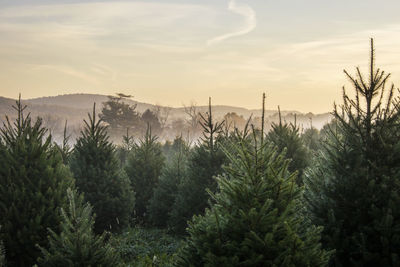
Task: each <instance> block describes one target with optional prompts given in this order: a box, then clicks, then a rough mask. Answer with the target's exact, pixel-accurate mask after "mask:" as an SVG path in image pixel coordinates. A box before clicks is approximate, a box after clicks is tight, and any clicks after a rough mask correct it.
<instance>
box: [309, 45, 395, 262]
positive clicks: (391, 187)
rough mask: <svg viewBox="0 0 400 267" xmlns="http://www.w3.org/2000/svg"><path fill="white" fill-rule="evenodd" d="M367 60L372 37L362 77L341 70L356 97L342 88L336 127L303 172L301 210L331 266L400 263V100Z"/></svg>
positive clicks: (335, 112)
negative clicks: (319, 229) (318, 233)
mask: <svg viewBox="0 0 400 267" xmlns="http://www.w3.org/2000/svg"><path fill="white" fill-rule="evenodd" d="M374 60H375V54H374V47H373V40H372V39H371V62H370V71H369V77H368V78H364V77H363V75H362V74H361V71H360V70H359V68H357V77H353V76H351V75H350V74H348V72H347V71H345V74H346V76H347V77H348V78H349V79H350V81H351V83H352V85H353V87H354V90H355V98H354V99H351V98H350V97H349V96H348V95H347V93H346V91H345V90H344V88H343V101H344V104H343V105H342V106H341V108H340V109H339V108H337V107H336V106H335V109H334V111H333V116H334V119H335V120H334V121H335V123H334V126H335V127H333V128H332V129H331V130H330V131H328V140H327V143H326V144H325V145H324V150H323V152H321V154H320V155H319V157H318V161H317V163H316V164H315V166H314V168H312V169H311V170H310V171H309V172H308V173H307V175H306V177H307V179H306V186H307V194H306V197H307V200H308V208H309V210H310V213H311V215H312V219H313V222H314V223H316V224H318V225H321V226H323V227H324V231H323V235H322V237H323V241H324V244H325V245H326V247H327V248H330V249H335V250H336V254H335V257H334V258H333V260H332V265H333V266H399V265H400V253H399V252H400V209H399V207H400V193H399V192H400V165H399V162H400V153H399V152H400V126H399V122H400V113H399V111H400V105H399V102H398V98H397V99H396V98H395V97H394V94H395V90H394V86H393V85H392V86H391V87H389V89H387V88H386V83H387V81H388V79H389V77H390V75H389V74H385V73H384V72H383V71H381V70H380V69H376V68H375V64H374Z"/></svg>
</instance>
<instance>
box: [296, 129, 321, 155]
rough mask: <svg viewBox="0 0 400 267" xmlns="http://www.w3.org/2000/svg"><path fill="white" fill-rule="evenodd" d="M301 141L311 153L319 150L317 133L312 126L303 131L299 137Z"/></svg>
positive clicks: (319, 143)
mask: <svg viewBox="0 0 400 267" xmlns="http://www.w3.org/2000/svg"><path fill="white" fill-rule="evenodd" d="M301 139H302V140H303V143H304V145H305V146H306V147H307V148H308V149H309V150H310V151H311V152H313V153H315V152H316V151H318V150H319V149H320V148H321V140H320V135H319V131H318V129H316V128H314V127H313V126H312V125H311V127H310V128H308V129H306V130H305V131H304V133H303V134H302V135H301Z"/></svg>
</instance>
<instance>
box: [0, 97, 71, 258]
mask: <svg viewBox="0 0 400 267" xmlns="http://www.w3.org/2000/svg"><path fill="white" fill-rule="evenodd" d="M13 108H14V109H15V110H16V111H17V118H16V120H15V121H14V122H13V123H12V122H11V121H10V120H9V118H8V117H6V122H5V123H4V125H3V127H2V128H1V130H0V131H1V132H0V135H1V140H2V142H1V143H2V144H0V151H1V153H0V214H1V215H0V225H2V229H1V233H0V239H1V240H3V242H4V246H5V251H6V257H7V263H8V265H9V266H32V264H33V263H34V262H35V260H36V258H37V257H38V255H39V252H40V251H39V250H38V249H37V247H36V244H39V245H41V246H46V245H47V239H46V232H47V227H51V228H53V229H55V230H57V229H58V228H57V227H58V225H59V221H60V216H59V214H58V213H57V212H54V210H56V209H57V207H62V206H63V205H64V204H65V203H66V190H67V188H68V187H70V186H73V179H72V175H71V173H70V172H69V171H68V169H67V168H66V167H65V165H64V164H63V161H62V157H61V155H60V153H59V152H58V150H57V149H56V148H55V147H54V145H53V141H52V138H51V136H50V135H49V134H48V133H47V130H46V129H45V128H43V126H42V120H41V119H37V120H36V121H35V122H33V121H32V120H31V117H30V115H29V114H28V115H27V116H25V114H24V110H25V108H26V106H23V105H22V103H21V100H20V99H19V100H18V101H16V105H15V106H13Z"/></svg>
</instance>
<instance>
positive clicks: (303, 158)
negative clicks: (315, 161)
mask: <svg viewBox="0 0 400 267" xmlns="http://www.w3.org/2000/svg"><path fill="white" fill-rule="evenodd" d="M278 110H279V123H278V124H276V123H272V129H271V131H270V132H269V133H268V135H267V139H268V140H269V141H270V142H272V143H273V144H274V145H275V146H276V147H277V149H278V152H279V153H282V152H283V151H284V150H285V153H284V154H285V157H286V158H288V159H290V163H289V167H288V168H289V171H291V172H295V171H298V173H299V174H298V177H297V183H298V185H302V177H303V172H304V170H305V168H306V167H308V164H309V158H310V156H309V154H308V150H307V148H306V146H305V145H304V143H303V140H302V138H301V136H300V134H299V130H300V129H299V126H298V125H297V123H296V121H295V122H294V123H287V122H282V118H281V112H280V109H279V107H278Z"/></svg>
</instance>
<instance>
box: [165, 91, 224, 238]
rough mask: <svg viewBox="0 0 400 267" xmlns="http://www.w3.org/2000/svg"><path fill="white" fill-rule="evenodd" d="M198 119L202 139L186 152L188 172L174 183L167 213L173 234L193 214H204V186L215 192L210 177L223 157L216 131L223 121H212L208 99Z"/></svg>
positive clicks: (181, 229)
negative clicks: (206, 105)
mask: <svg viewBox="0 0 400 267" xmlns="http://www.w3.org/2000/svg"><path fill="white" fill-rule="evenodd" d="M201 118H202V121H201V126H202V127H203V138H202V140H201V143H200V144H199V145H197V146H196V147H195V148H193V149H192V151H191V153H190V155H189V159H188V163H187V170H188V173H187V176H186V177H184V179H183V180H182V181H181V183H180V184H179V186H178V192H177V196H176V198H175V203H174V205H173V207H172V211H171V213H170V215H171V216H170V221H169V225H170V227H171V228H172V230H173V231H175V232H177V233H183V232H184V230H185V228H186V226H187V221H188V220H189V219H190V218H191V217H192V216H193V215H194V214H202V213H204V209H205V208H206V207H207V203H208V199H209V195H208V194H207V192H206V189H207V188H208V189H210V190H211V191H212V192H215V190H216V189H217V184H216V182H215V179H214V176H216V175H218V174H220V173H221V171H222V164H223V163H224V162H225V160H226V156H225V154H224V153H223V151H222V150H221V143H222V140H223V138H222V136H221V135H220V134H221V131H222V126H223V122H221V123H218V122H215V121H214V120H213V116H212V110H211V99H210V102H209V111H208V113H207V114H206V116H203V115H201Z"/></svg>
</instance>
